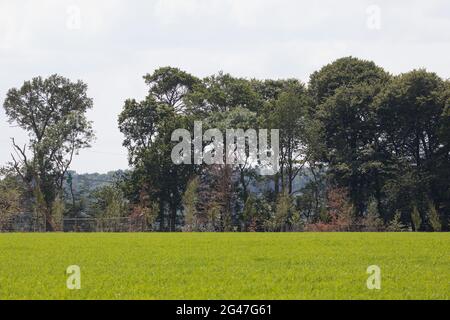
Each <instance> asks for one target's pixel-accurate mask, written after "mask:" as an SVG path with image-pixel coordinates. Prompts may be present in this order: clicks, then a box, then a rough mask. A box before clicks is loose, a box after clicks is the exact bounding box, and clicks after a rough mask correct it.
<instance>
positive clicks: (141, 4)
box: [0, 0, 450, 173]
mask: <svg viewBox="0 0 450 320" xmlns="http://www.w3.org/2000/svg"><path fill="white" fill-rule="evenodd" d="M350 55H351V56H355V57H358V58H362V59H369V60H372V61H374V62H375V63H377V64H378V65H379V66H381V67H383V68H385V69H386V70H387V71H389V72H391V73H393V74H399V73H402V72H407V71H409V70H412V69H414V68H426V69H427V70H428V71H432V72H436V73H437V74H438V75H440V76H441V77H442V78H445V79H448V78H450V59H449V57H450V1H448V0H427V1H425V0H420V1H418V0H396V1H392V0H391V1H389V0H378V1H366V0H341V1H336V0H315V1H311V0H308V1H299V0H147V1H139V0H123V1H119V0H71V1H66V0H0V101H1V104H2V105H3V101H4V99H5V97H6V93H7V91H8V90H9V89H10V88H14V87H20V86H21V85H22V84H23V82H24V81H25V80H30V79H31V78H33V77H35V76H38V75H40V76H43V77H46V76H49V75H51V74H54V73H57V74H60V75H62V76H65V77H67V78H69V79H71V80H74V81H75V80H78V79H80V80H83V81H84V82H86V83H87V84H88V86H89V89H88V94H89V96H90V97H92V98H93V100H94V108H93V109H92V110H91V111H89V113H88V118H89V119H90V120H92V121H93V123H94V130H95V132H96V136H97V139H96V141H95V142H94V144H93V146H92V148H90V149H86V150H82V151H81V152H80V154H79V155H78V156H77V157H76V158H75V159H74V161H73V164H72V166H71V169H74V170H76V171H78V172H79V173H87V172H100V173H103V172H107V171H110V170H116V169H125V168H127V167H128V162H127V151H126V149H125V148H124V147H122V140H123V136H122V135H121V133H120V132H119V130H118V128H117V116H118V114H119V113H120V111H121V109H122V107H123V103H124V101H125V100H126V99H128V98H136V99H138V100H139V99H143V98H144V97H145V95H146V92H147V88H146V85H145V83H144V81H143V79H142V76H143V75H145V74H147V73H151V72H153V71H154V70H155V69H156V68H158V67H162V66H173V67H178V68H180V69H183V70H185V71H188V72H190V73H192V74H194V75H196V76H198V77H204V76H207V75H211V74H214V73H217V72H219V71H224V72H226V73H230V74H232V75H234V76H239V77H246V78H259V79H265V78H272V79H279V78H298V79H300V80H302V81H304V82H307V81H308V79H309V75H310V74H311V73H312V72H314V71H315V70H318V69H320V68H321V67H322V66H323V65H325V64H328V63H330V62H332V61H333V60H335V59H338V58H340V57H343V56H350ZM11 137H15V138H16V140H17V141H18V142H21V143H25V142H26V138H27V136H26V134H25V133H24V132H23V131H21V130H20V129H19V128H17V127H14V126H13V125H12V124H9V123H8V121H7V118H6V116H5V113H4V110H3V108H2V107H0V166H1V165H3V164H5V163H6V162H8V161H9V160H10V153H11V150H12V148H11V145H10V138H11Z"/></svg>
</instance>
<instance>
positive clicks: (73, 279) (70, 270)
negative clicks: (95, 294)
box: [66, 265, 81, 290]
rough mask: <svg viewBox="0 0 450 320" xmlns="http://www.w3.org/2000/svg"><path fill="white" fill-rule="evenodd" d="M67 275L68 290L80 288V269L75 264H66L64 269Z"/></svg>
mask: <svg viewBox="0 0 450 320" xmlns="http://www.w3.org/2000/svg"><path fill="white" fill-rule="evenodd" d="M66 274H67V275H68V277H67V281H66V286H67V289H69V290H80V289H81V269H80V267H79V266H77V265H72V266H68V267H67V269H66Z"/></svg>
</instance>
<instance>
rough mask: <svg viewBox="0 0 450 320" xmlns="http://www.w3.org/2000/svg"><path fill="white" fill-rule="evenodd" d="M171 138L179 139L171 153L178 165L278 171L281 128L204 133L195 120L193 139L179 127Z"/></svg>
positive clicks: (265, 173) (272, 172)
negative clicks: (226, 165)
mask: <svg viewBox="0 0 450 320" xmlns="http://www.w3.org/2000/svg"><path fill="white" fill-rule="evenodd" d="M269 132H270V145H269ZM180 139H181V141H180ZM171 140H172V141H178V142H179V143H178V144H177V145H176V146H175V147H174V148H173V149H172V154H171V158H172V161H173V163H175V164H198V165H200V164H202V163H205V164H208V165H213V164H228V165H249V166H253V167H255V168H257V169H258V171H259V174H261V175H273V174H275V173H277V172H278V161H279V159H278V158H279V130H278V129H271V130H267V129H259V130H256V129H247V130H245V131H244V129H226V130H225V135H224V134H223V133H222V131H221V130H219V129H216V128H215V129H208V130H206V131H205V133H203V124H202V122H201V121H195V122H194V137H193V139H192V136H191V132H189V131H188V130H186V129H176V130H175V131H174V132H173V133H172V137H171ZM204 143H205V144H204Z"/></svg>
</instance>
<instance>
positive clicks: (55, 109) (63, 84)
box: [3, 75, 94, 231]
mask: <svg viewBox="0 0 450 320" xmlns="http://www.w3.org/2000/svg"><path fill="white" fill-rule="evenodd" d="M92 105H93V102H92V99H91V98H89V97H88V96H87V85H86V84H85V83H83V82H82V81H77V82H71V81H70V80H69V79H66V78H64V77H61V76H58V75H52V76H50V77H49V78H46V79H43V78H41V77H37V78H33V79H32V80H31V81H26V82H25V83H24V84H23V86H22V87H21V88H19V89H16V88H13V89H10V90H9V91H8V93H7V97H6V100H5V102H4V104H3V106H4V108H5V111H6V115H7V116H8V121H9V122H10V123H12V124H16V125H18V126H19V127H20V128H22V129H24V130H26V131H27V132H28V136H29V142H28V143H27V144H25V145H23V146H19V145H18V144H17V143H16V141H15V140H14V139H12V141H13V147H14V154H13V155H12V158H13V162H12V165H13V167H14V168H15V170H16V172H17V174H18V175H20V177H21V178H22V179H23V181H24V182H26V183H27V184H28V186H29V188H30V191H32V192H33V193H34V194H39V195H41V196H38V197H37V199H36V200H37V201H38V202H41V203H39V204H38V207H39V211H41V212H40V213H41V214H42V215H43V216H44V217H45V221H46V229H47V230H49V231H50V230H53V229H54V228H55V222H54V221H53V210H52V208H53V207H54V201H55V200H56V199H57V198H58V197H61V196H62V188H63V183H64V179H65V175H66V172H67V170H68V168H69V166H70V164H71V163H72V160H73V157H74V156H75V155H76V154H77V153H78V151H79V150H80V149H82V148H86V147H89V146H90V143H91V141H92V139H93V138H94V134H93V130H92V126H91V122H90V121H88V120H87V118H86V112H87V111H88V110H89V109H91V108H92Z"/></svg>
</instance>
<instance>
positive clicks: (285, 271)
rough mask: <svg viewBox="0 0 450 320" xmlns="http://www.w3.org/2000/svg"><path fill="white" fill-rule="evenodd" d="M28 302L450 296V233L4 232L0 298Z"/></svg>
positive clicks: (0, 243)
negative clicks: (374, 276) (73, 280)
mask: <svg viewBox="0 0 450 320" xmlns="http://www.w3.org/2000/svg"><path fill="white" fill-rule="evenodd" d="M69 265H78V266H80V268H81V290H68V289H67V287H66V279H67V277H68V276H67V274H66V268H67V267H68V266H69ZM369 265H378V266H379V267H380V268H381V279H382V280H381V281H382V282H381V290H369V289H367V286H366V280H367V277H368V276H369V275H368V274H366V269H367V267H368V266H369ZM28 298H32V299H449V298H450V233H440V234H438V233H427V234H425V233H395V234H394V233H276V234H275V233H258V234H256V233H248V234H243V233H225V234H222V233H195V234H194V233H167V234H162V233H148V234H136V233H135V234H133V233H128V234H127V233H124V234H100V233H97V234H0V300H2V299H28Z"/></svg>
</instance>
